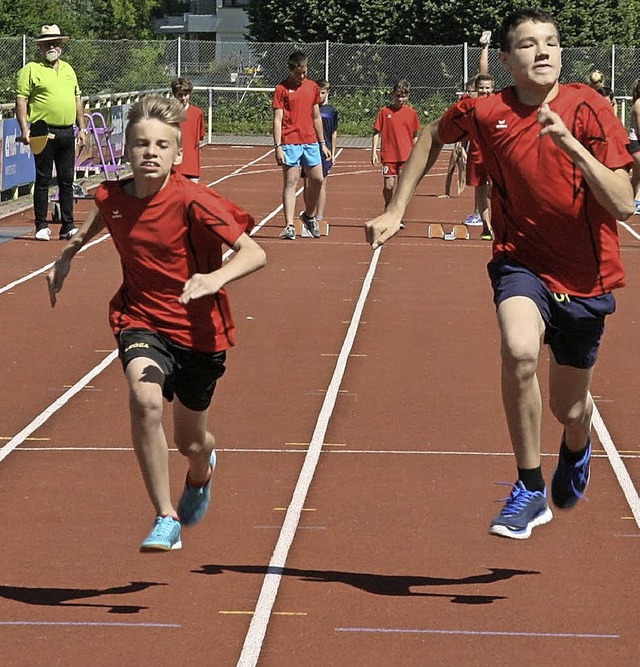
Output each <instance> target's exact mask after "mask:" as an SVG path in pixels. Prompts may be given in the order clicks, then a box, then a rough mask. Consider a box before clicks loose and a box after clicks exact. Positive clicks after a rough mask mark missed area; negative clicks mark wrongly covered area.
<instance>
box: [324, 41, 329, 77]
mask: <svg viewBox="0 0 640 667" xmlns="http://www.w3.org/2000/svg"><path fill="white" fill-rule="evenodd" d="M324 80H325V81H331V79H330V78H329V40H328V39H327V40H326V41H325V43H324Z"/></svg>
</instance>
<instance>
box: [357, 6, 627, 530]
mask: <svg viewBox="0 0 640 667" xmlns="http://www.w3.org/2000/svg"><path fill="white" fill-rule="evenodd" d="M561 51H562V50H561V47H560V37H559V34H558V28H557V25H556V23H555V20H554V19H553V17H552V16H551V15H549V14H547V13H545V12H542V11H540V10H537V9H520V10H517V11H515V12H514V13H512V14H511V15H509V16H508V17H506V18H505V19H504V21H503V23H502V27H501V31H500V59H501V61H502V64H503V66H504V67H505V69H506V70H507V71H508V72H510V73H511V75H512V77H513V80H514V85H513V86H512V87H509V88H505V89H504V90H501V91H500V92H498V93H494V94H493V95H490V96H488V97H487V96H485V97H478V98H475V99H473V98H465V99H461V100H460V101H458V102H457V103H456V104H454V105H453V106H452V107H450V108H449V109H448V111H446V112H445V114H444V115H443V116H442V118H440V120H438V121H436V122H434V123H431V124H430V125H429V126H428V128H426V129H425V131H424V132H422V133H421V135H420V138H419V139H418V142H417V144H416V147H415V149H414V151H413V153H412V155H411V158H410V159H409V161H408V162H407V164H406V166H405V169H404V171H403V174H402V178H401V179H400V183H399V186H398V190H397V192H396V195H395V197H394V199H393V201H392V202H391V204H390V205H389V206H388V208H387V210H386V212H385V213H384V214H383V215H381V216H379V217H378V218H376V219H375V220H372V221H369V222H367V223H366V225H365V231H366V237H367V240H368V241H369V243H371V245H372V246H373V247H374V248H376V247H378V246H380V245H381V244H382V243H384V242H385V241H386V240H387V239H389V238H390V237H391V236H393V235H394V234H395V233H396V232H397V231H398V230H399V229H400V221H401V219H402V214H403V212H404V210H405V208H406V206H407V204H408V202H409V200H410V198H411V196H412V193H413V191H414V189H415V187H416V185H417V184H418V182H419V181H420V179H421V178H422V176H423V175H424V174H425V173H427V172H428V171H429V169H430V168H431V167H432V166H433V164H434V163H435V161H436V159H437V156H438V154H439V152H440V150H441V148H442V144H443V143H453V142H455V141H460V140H462V139H464V138H465V137H467V136H470V137H472V138H473V139H475V140H476V141H477V142H478V145H479V146H480V150H481V152H482V157H483V160H484V163H485V167H486V169H487V172H488V174H489V175H490V177H491V180H492V184H493V185H492V202H491V203H492V222H493V230H494V234H495V239H494V242H493V259H492V261H491V262H490V263H489V265H488V270H489V276H490V278H491V282H492V285H493V292H494V302H495V305H496V308H497V317H498V324H499V327H500V335H501V353H502V398H503V405H504V410H505V413H506V418H507V424H508V427H509V434H510V437H511V444H512V447H513V451H514V454H515V458H516V465H517V474H518V477H517V481H516V483H515V484H514V485H513V490H512V492H511V494H510V496H509V497H508V498H506V499H505V504H504V507H503V509H502V511H501V512H500V514H499V515H498V516H497V517H496V518H495V519H494V520H493V521H492V522H491V526H490V532H491V533H493V534H495V535H501V536H504V537H510V538H516V539H525V538H527V537H529V535H530V534H531V530H532V529H533V528H534V527H535V526H538V525H541V524H544V523H547V522H548V521H550V520H551V518H552V513H551V510H550V509H549V506H548V503H547V494H546V488H545V481H544V478H543V475H542V470H541V466H540V431H541V417H542V398H541V395H540V389H539V386H538V378H537V368H538V360H539V354H540V348H541V342H542V341H544V343H547V344H548V345H549V346H550V348H551V352H552V355H551V360H550V371H549V394H550V396H549V400H550V406H551V410H552V412H553V414H554V416H555V418H556V419H557V420H558V421H559V422H560V424H561V425H562V427H563V433H562V438H561V444H560V452H559V456H558V463H557V467H556V470H555V472H554V475H553V480H552V483H551V496H552V498H553V501H554V503H555V505H556V506H557V507H559V508H563V509H567V508H570V507H573V506H574V505H575V504H576V503H577V502H578V500H579V499H580V498H581V497H582V496H583V494H584V492H585V489H586V487H587V483H588V481H589V469H590V458H591V415H592V412H593V400H592V398H591V395H590V393H589V387H590V384H591V379H592V375H593V370H594V366H595V363H596V358H597V354H598V348H599V345H600V340H601V337H602V334H603V331H604V322H605V317H606V315H608V314H610V313H613V311H614V309H615V299H614V297H613V294H612V290H614V289H616V288H618V287H622V286H623V285H624V271H623V267H622V263H621V261H620V249H619V243H618V235H617V228H616V219H618V220H625V219H627V218H628V217H629V216H630V215H632V214H633V210H634V205H633V191H632V188H631V184H630V180H629V174H628V170H629V168H630V166H631V164H632V160H631V156H630V155H629V153H628V152H627V148H626V144H627V137H626V134H625V130H624V128H623V126H622V124H621V123H620V121H619V120H618V119H617V118H616V117H615V116H614V115H613V114H612V113H611V107H610V104H609V101H608V100H607V99H606V98H604V97H602V96H600V95H599V94H598V93H597V92H595V91H593V90H590V89H589V88H588V87H587V86H585V85H583V84H578V83H575V84H566V85H561V84H559V82H558V78H559V76H560V67H561ZM570 128H571V129H570ZM572 132H575V134H572Z"/></svg>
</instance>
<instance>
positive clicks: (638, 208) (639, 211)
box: [633, 199, 640, 215]
mask: <svg viewBox="0 0 640 667" xmlns="http://www.w3.org/2000/svg"><path fill="white" fill-rule="evenodd" d="M633 203H634V207H635V211H634V212H633V214H634V215H640V200H638V199H636V200H635V201H634V202H633Z"/></svg>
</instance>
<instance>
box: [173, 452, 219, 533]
mask: <svg viewBox="0 0 640 667" xmlns="http://www.w3.org/2000/svg"><path fill="white" fill-rule="evenodd" d="M209 463H210V464H211V477H209V481H208V482H207V483H206V484H205V485H204V486H191V484H189V475H187V478H186V479H185V481H184V491H183V492H182V497H181V498H180V503H179V504H178V516H179V517H180V521H181V522H182V524H183V525H185V526H194V525H195V524H196V523H198V522H199V521H202V519H204V515H205V514H206V513H207V510H208V509H209V503H210V502H211V482H212V480H213V471H214V470H215V468H216V453H215V451H213V452H211V458H210V459H209Z"/></svg>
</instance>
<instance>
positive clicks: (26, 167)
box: [0, 118, 36, 190]
mask: <svg viewBox="0 0 640 667" xmlns="http://www.w3.org/2000/svg"><path fill="white" fill-rule="evenodd" d="M21 134H22V133H21V132H20V125H18V121H17V120H16V119H15V118H6V119H4V120H3V121H2V181H1V184H0V189H2V190H9V189H10V188H15V187H18V186H20V185H27V184H28V183H33V181H34V180H35V178H36V168H35V163H34V161H33V156H32V155H31V149H30V148H29V146H27V145H25V144H21V143H19V142H17V141H16V138H17V137H19V136H20V135H21Z"/></svg>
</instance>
